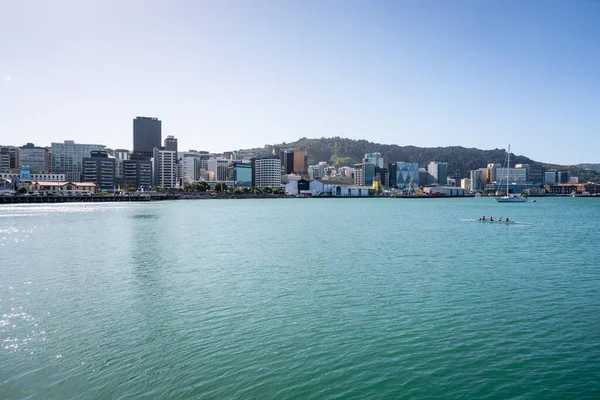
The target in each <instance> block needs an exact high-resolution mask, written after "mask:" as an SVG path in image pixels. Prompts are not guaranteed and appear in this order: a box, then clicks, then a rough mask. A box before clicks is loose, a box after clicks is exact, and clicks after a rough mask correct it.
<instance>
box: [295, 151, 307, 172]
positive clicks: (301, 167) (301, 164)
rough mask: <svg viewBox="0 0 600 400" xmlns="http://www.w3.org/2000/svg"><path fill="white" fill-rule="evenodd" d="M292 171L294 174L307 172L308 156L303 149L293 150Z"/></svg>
mask: <svg viewBox="0 0 600 400" xmlns="http://www.w3.org/2000/svg"><path fill="white" fill-rule="evenodd" d="M292 172H294V173H296V174H307V173H308V156H307V155H306V153H305V152H304V151H301V150H294V168H293V170H292Z"/></svg>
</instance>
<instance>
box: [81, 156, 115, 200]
mask: <svg viewBox="0 0 600 400" xmlns="http://www.w3.org/2000/svg"><path fill="white" fill-rule="evenodd" d="M83 182H93V183H95V184H96V189H97V190H104V191H112V190H114V189H115V187H116V160H115V158H114V157H109V156H108V153H107V152H106V151H92V152H91V154H90V156H89V157H84V158H83Z"/></svg>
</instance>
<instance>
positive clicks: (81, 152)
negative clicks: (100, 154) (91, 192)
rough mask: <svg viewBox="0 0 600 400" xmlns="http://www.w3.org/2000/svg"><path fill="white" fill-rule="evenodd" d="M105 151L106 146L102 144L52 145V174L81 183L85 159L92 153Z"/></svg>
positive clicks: (70, 143)
mask: <svg viewBox="0 0 600 400" xmlns="http://www.w3.org/2000/svg"><path fill="white" fill-rule="evenodd" d="M105 149H106V146H104V145H101V144H81V143H75V141H73V140H65V141H64V142H63V143H52V144H51V154H52V172H55V173H59V174H65V176H66V178H67V180H69V181H72V182H79V181H80V180H81V176H82V172H83V159H84V158H85V157H89V156H90V154H91V152H92V151H104V150H105Z"/></svg>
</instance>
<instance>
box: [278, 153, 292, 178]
mask: <svg viewBox="0 0 600 400" xmlns="http://www.w3.org/2000/svg"><path fill="white" fill-rule="evenodd" d="M279 159H280V160H281V165H282V167H283V174H284V175H288V174H291V173H292V172H294V152H293V151H291V150H282V151H280V152H279Z"/></svg>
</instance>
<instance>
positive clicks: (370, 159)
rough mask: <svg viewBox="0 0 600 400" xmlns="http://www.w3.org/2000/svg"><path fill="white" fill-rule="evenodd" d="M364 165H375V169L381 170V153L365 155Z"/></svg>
mask: <svg viewBox="0 0 600 400" xmlns="http://www.w3.org/2000/svg"><path fill="white" fill-rule="evenodd" d="M363 162H365V163H369V164H375V166H376V167H379V168H383V157H382V156H381V153H367V154H365V157H364V161H363Z"/></svg>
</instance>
